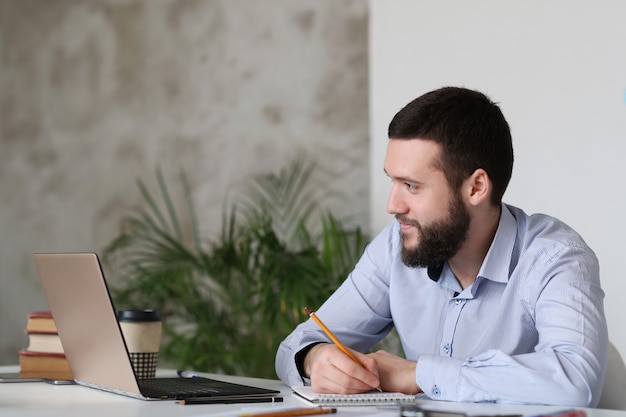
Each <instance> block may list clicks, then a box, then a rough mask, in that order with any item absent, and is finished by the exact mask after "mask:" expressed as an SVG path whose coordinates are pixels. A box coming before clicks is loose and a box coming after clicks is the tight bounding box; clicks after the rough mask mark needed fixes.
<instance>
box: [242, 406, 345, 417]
mask: <svg viewBox="0 0 626 417" xmlns="http://www.w3.org/2000/svg"><path fill="white" fill-rule="evenodd" d="M336 412H337V409H336V408H321V407H315V408H296V409H293V410H283V411H270V412H267V413H259V414H239V417H295V416H312V415H317V414H334V413H336Z"/></svg>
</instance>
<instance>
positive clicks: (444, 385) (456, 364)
mask: <svg viewBox="0 0 626 417" xmlns="http://www.w3.org/2000/svg"><path fill="white" fill-rule="evenodd" d="M464 363H465V361H464V360H463V359H456V358H450V357H448V356H436V355H421V356H420V359H419V360H418V361H417V366H416V367H415V383H416V384H417V385H418V386H419V387H420V388H421V389H422V391H424V394H426V395H427V396H428V397H429V398H431V399H433V400H444V401H458V393H459V386H458V384H459V381H460V374H461V368H462V367H463V364H464Z"/></svg>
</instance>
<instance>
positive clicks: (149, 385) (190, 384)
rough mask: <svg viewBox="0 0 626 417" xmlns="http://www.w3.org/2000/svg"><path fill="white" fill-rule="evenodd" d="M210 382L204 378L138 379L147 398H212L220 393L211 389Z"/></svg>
mask: <svg viewBox="0 0 626 417" xmlns="http://www.w3.org/2000/svg"><path fill="white" fill-rule="evenodd" d="M211 382H212V381H211V380H209V379H206V378H154V379H140V380H139V386H140V387H141V391H142V393H144V395H146V396H149V397H162V398H166V397H167V398H184V397H194V396H207V397H208V396H212V395H215V394H217V393H219V392H220V390H219V389H215V388H211V387H210V386H209V385H211Z"/></svg>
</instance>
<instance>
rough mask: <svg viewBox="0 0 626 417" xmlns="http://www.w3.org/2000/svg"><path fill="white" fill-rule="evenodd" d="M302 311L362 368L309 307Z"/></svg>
mask: <svg viewBox="0 0 626 417" xmlns="http://www.w3.org/2000/svg"><path fill="white" fill-rule="evenodd" d="M304 311H305V312H306V313H307V314H308V315H309V317H311V318H312V319H313V320H315V322H316V323H317V325H318V326H320V328H321V329H322V330H324V333H326V336H328V337H329V338H330V340H332V341H333V343H334V344H335V345H337V347H338V348H339V349H340V350H341V351H342V352H343V353H345V354H346V355H348V357H349V358H350V359H352V360H353V361H354V362H356V363H358V364H359V365H361V366H363V364H362V363H361V362H360V361H359V360H358V359H357V358H356V356H354V355H353V354H352V352H350V351H349V350H348V348H347V347H345V346H344V344H343V343H341V341H340V340H339V339H337V336H335V335H334V334H333V332H331V331H330V329H329V328H328V327H326V325H325V324H324V322H322V320H320V319H319V317H317V315H316V314H315V313H314V312H313V310H311V309H310V308H309V307H304ZM376 389H377V390H378V391H382V390H381V389H380V387H376Z"/></svg>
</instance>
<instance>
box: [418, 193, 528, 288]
mask: <svg viewBox="0 0 626 417" xmlns="http://www.w3.org/2000/svg"><path fill="white" fill-rule="evenodd" d="M516 234H517V222H516V220H515V217H513V214H511V212H510V210H509V208H508V207H507V206H506V204H502V209H501V210H500V221H499V223H498V229H497V230H496V235H495V236H494V238H493V241H492V242H491V246H490V247H489V250H488V251H487V256H485V259H484V261H483V264H482V265H481V267H480V270H479V271H478V276H479V277H483V278H485V279H488V280H491V281H496V282H502V283H506V282H508V280H509V269H510V265H511V256H512V253H513V246H514V245H515V236H516ZM444 266H445V264H443V265H437V266H429V267H428V269H427V272H428V277H429V278H430V279H431V280H433V281H435V282H436V281H438V280H439V278H440V277H441V273H442V272H443V270H444Z"/></svg>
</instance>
